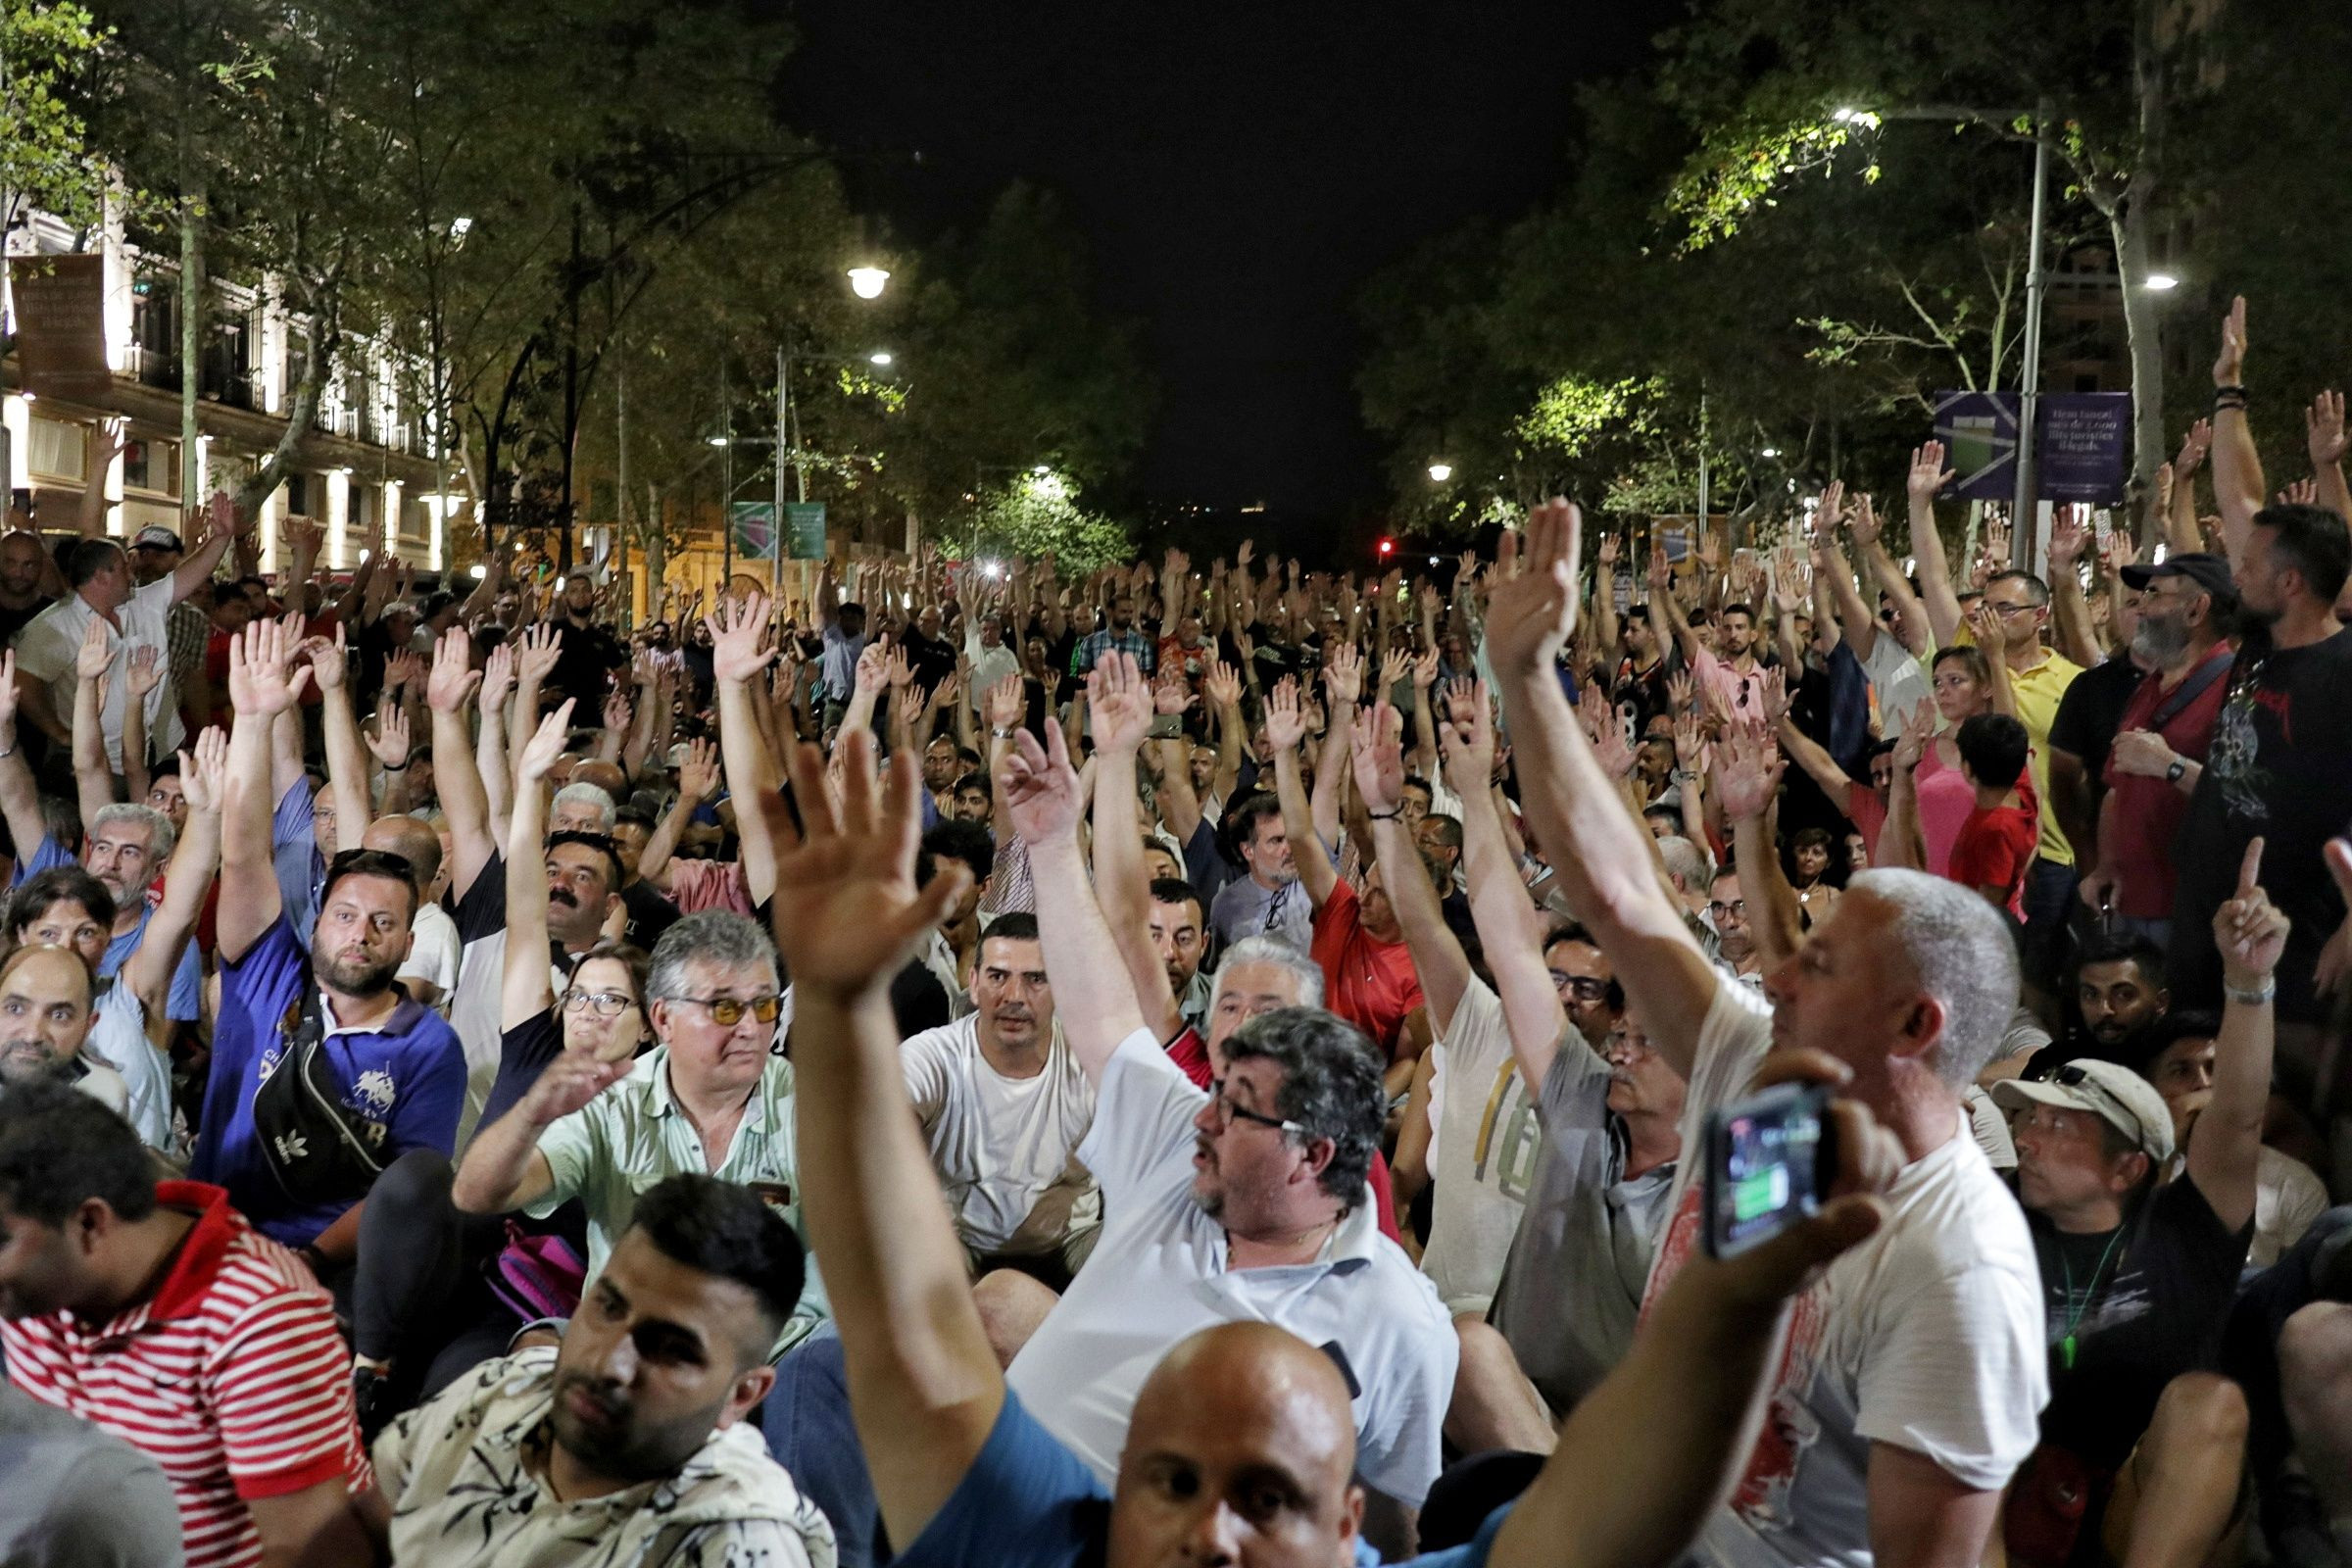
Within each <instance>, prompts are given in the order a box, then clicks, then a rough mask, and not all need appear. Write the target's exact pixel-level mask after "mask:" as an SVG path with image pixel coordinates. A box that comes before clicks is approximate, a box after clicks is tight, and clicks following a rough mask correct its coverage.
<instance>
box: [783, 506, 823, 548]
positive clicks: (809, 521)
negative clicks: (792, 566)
mask: <svg viewBox="0 0 2352 1568" xmlns="http://www.w3.org/2000/svg"><path fill="white" fill-rule="evenodd" d="M784 534H785V538H786V540H787V541H788V548H789V549H790V551H791V554H792V559H793V560H795V561H822V560H824V559H825V504H824V503H823V502H822V501H788V502H786V503H785V504H784Z"/></svg>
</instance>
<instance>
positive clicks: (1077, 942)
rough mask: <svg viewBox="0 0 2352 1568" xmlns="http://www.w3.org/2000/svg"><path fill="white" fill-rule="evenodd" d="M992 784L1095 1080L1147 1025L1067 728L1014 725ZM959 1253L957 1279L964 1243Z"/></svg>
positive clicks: (1077, 1049) (1073, 1044) (1083, 1064)
mask: <svg viewBox="0 0 2352 1568" xmlns="http://www.w3.org/2000/svg"><path fill="white" fill-rule="evenodd" d="M996 783H997V798H998V799H999V800H1000V801H1003V802H1004V803H1005V809H1006V811H1007V812H1008V813H1009V815H1010V818H1011V821H1012V825H1013V829H1014V831H1016V832H1017V833H1019V834H1020V837H1021V842H1022V843H1024V844H1025V845H1027V846H1028V849H1029V866H1030V873H1031V876H1032V877H1033V879H1034V882H1035V886H1036V890H1037V927H1038V938H1039V942H1040V945H1041V946H1042V947H1043V948H1044V950H1045V956H1046V976H1047V978H1048V979H1049V980H1050V981H1051V982H1052V984H1053V987H1054V1016H1055V1017H1056V1018H1058V1019H1059V1020H1060V1022H1061V1029H1062V1034H1063V1037H1064V1038H1066V1039H1067V1040H1068V1041H1069V1043H1070V1051H1071V1053H1072V1054H1075V1055H1076V1056H1077V1058H1078V1065H1079V1067H1080V1068H1081V1069H1082V1070H1083V1071H1084V1072H1085V1073H1086V1077H1087V1081H1088V1082H1089V1083H1099V1082H1101V1081H1102V1077H1103V1066H1104V1065H1105V1064H1106V1063H1107V1062H1108V1061H1109V1060H1110V1056H1111V1053H1113V1052H1115V1051H1116V1050H1118V1048H1119V1042H1121V1041H1122V1040H1125V1039H1126V1038H1127V1037H1128V1036H1129V1035H1131V1034H1134V1033H1135V1032H1136V1031H1137V1030H1138V1029H1141V1028H1143V1027H1144V1014H1143V1009H1142V1008H1141V1007H1140V1006H1138V1005H1137V1004H1136V999H1135V986H1134V984H1133V982H1131V981H1130V980H1129V979H1128V977H1127V969H1126V965H1125V964H1123V963H1122V962H1121V961H1120V959H1119V949H1118V944H1117V943H1116V942H1114V941H1112V940H1111V935H1110V928H1109V926H1108V924H1107V923H1106V922H1105V921H1104V920H1103V907H1102V905H1100V904H1099V903H1097V902H1096V899H1095V890H1094V888H1093V887H1092V886H1091V885H1090V884H1089V883H1088V881H1087V875H1086V858H1085V856H1084V855H1083V854H1082V853H1081V852H1080V850H1079V848H1078V818H1079V815H1080V814H1081V812H1082V810H1083V805H1082V803H1081V802H1080V800H1079V791H1078V774H1077V772H1076V771H1075V770H1074V769H1073V768H1072V767H1071V766H1070V753H1069V747H1068V745H1067V743H1066V742H1064V741H1063V740H1062V738H1061V731H1060V730H1059V729H1058V728H1055V727H1054V726H1052V725H1049V726H1048V727H1047V730H1046V745H1045V746H1044V747H1042V748H1041V747H1040V746H1039V745H1038V744H1037V740H1036V737H1034V736H1032V735H1031V734H1030V733H1029V732H1028V731H1027V730H1022V731H1020V732H1019V733H1018V734H1016V735H1015V736H1014V737H1013V742H1012V745H1011V746H1010V747H1009V748H1007V749H1006V751H1005V753H1004V755H1003V756H1002V757H1001V758H1000V760H999V761H998V764H997V780H996ZM796 1028H797V1024H796ZM894 1071H895V1068H894ZM819 1245H822V1244H821V1243H820V1244H819ZM956 1256H957V1259H958V1261H957V1264H956V1269H957V1275H956V1277H957V1279H958V1280H959V1281H960V1280H961V1278H962V1263H961V1261H960V1260H961V1256H962V1254H961V1252H960V1251H958V1252H957V1254H956ZM838 1299H839V1298H836V1300H838Z"/></svg>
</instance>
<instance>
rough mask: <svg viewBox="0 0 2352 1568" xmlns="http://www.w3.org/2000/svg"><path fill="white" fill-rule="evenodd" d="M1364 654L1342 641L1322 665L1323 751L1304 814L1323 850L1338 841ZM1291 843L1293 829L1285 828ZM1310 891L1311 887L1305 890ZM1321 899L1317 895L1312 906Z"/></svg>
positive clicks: (1360, 690)
mask: <svg viewBox="0 0 2352 1568" xmlns="http://www.w3.org/2000/svg"><path fill="white" fill-rule="evenodd" d="M1363 693H1364V656H1363V651H1362V650H1361V649H1359V648H1357V647H1356V646H1355V644H1353V643H1342V644H1341V645H1340V646H1339V647H1338V648H1336V649H1334V650H1333V651H1332V656H1331V662H1329V663H1327V664H1325V665H1324V666H1323V696H1324V700H1325V704H1326V706H1327V708H1328V709H1329V712H1328V713H1327V714H1326V715H1325V719H1324V724H1323V750H1322V753H1321V755H1319V756H1318V757H1317V758H1316V759H1315V789H1314V795H1313V798H1312V799H1311V801H1310V802H1309V808H1308V814H1309V816H1310V817H1311V819H1312V820H1313V822H1314V828H1315V838H1316V840H1317V842H1318V843H1320V844H1321V845H1322V846H1323V847H1324V848H1325V849H1327V850H1328V849H1334V848H1337V847H1338V845H1339V842H1340V797H1341V796H1342V795H1343V794H1345V793H1346V791H1347V786H1348V746H1349V743H1350V740H1351V738H1352V736H1353V734H1354V730H1355V710H1356V705H1357V704H1358V703H1360V702H1361V701H1362V700H1363ZM1287 831H1289V832H1291V833H1292V834H1293V835H1294V837H1293V841H1292V842H1293V843H1294V845H1295V844H1296V843H1297V838H1296V834H1297V832H1298V830H1297V829H1296V828H1289V829H1287ZM1308 891H1309V892H1312V891H1313V889H1311V888H1310V889H1308ZM1322 906H1323V900H1322V898H1321V897H1319V896H1318V897H1317V898H1316V900H1315V907H1317V908H1321V907H1322Z"/></svg>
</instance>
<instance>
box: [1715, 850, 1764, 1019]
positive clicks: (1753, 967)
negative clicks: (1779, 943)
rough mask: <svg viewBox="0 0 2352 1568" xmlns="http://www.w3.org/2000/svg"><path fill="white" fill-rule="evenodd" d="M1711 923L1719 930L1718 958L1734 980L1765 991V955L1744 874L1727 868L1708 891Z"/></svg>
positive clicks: (1717, 934)
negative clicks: (1750, 916) (1750, 918)
mask: <svg viewBox="0 0 2352 1568" xmlns="http://www.w3.org/2000/svg"><path fill="white" fill-rule="evenodd" d="M1707 923H1708V924H1709V925H1712V926H1713V927H1714V928H1715V956H1716V958H1717V959H1718V960H1719V961H1720V962H1721V963H1722V965H1723V967H1724V968H1725V969H1726V970H1728V971H1730V973H1731V975H1732V976H1733V978H1734V979H1737V980H1738V981H1739V982H1740V984H1741V985H1744V986H1747V987H1749V988H1751V989H1753V990H1755V991H1757V992H1762V991H1763V989H1764V956H1763V953H1762V950H1760V949H1759V948H1758V947H1757V946H1756V930H1755V927H1754V926H1751V925H1749V924H1748V923H1747V900H1746V899H1744V898H1742V897H1741V896H1740V873H1739V871H1738V870H1737V869H1736V868H1734V867H1732V866H1729V865H1727V866H1724V867H1722V868H1721V869H1720V870H1718V871H1717V872H1716V873H1715V885H1714V886H1713V887H1712V888H1710V889H1708V891H1707Z"/></svg>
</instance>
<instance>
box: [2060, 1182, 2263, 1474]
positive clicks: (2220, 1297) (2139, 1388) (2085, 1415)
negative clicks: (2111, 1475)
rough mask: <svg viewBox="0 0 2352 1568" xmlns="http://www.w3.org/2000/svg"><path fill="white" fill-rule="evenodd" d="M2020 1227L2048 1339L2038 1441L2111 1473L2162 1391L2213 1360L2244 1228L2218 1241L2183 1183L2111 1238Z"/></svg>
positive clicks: (2208, 1212)
mask: <svg viewBox="0 0 2352 1568" xmlns="http://www.w3.org/2000/svg"><path fill="white" fill-rule="evenodd" d="M2026 1219H2027V1223H2028V1225H2029V1226H2030V1227H2031V1228H2032V1230H2033V1233H2034V1255H2035V1256H2036V1257H2037V1258H2038V1259H2039V1260H2040V1263H2041V1286H2042V1312H2043V1316H2044V1318H2045V1319H2046V1320H2047V1323H2048V1328H2049V1343H2050V1402H2049V1404H2048V1405H2047V1406H2046V1407H2045V1408H2044V1409H2043V1410H2042V1412H2041V1437H2042V1441H2043V1442H2044V1443H2049V1444H2054V1445H2056V1446H2059V1447H2062V1448H2065V1449H2067V1450H2068V1451H2070V1452H2072V1453H2074V1454H2075V1455H2077V1456H2078V1457H2079V1458H2081V1459H2082V1460H2083V1462H2085V1463H2086V1464H2090V1465H2093V1466H2096V1467H2099V1468H2102V1469H2106V1470H2115V1469H2118V1468H2120V1467H2121V1466H2122V1464H2123V1462H2124V1460H2125V1459H2126V1458H2128V1457H2130V1455H2131V1447H2132V1445H2134V1444H2136V1443H2137V1442H2139V1438H2140V1434H2141V1433H2143V1432H2145V1431H2146V1430H2147V1427H2148V1422H2149V1421H2150V1420H2151V1419H2153V1418H2154V1416H2155V1414H2156V1400H2157V1398H2158V1397H2159V1396H2161V1395H2162V1394H2163V1393H2164V1386H2165V1385H2166V1384H2167V1383H2170V1382H2171V1381H2172V1380H2173V1379H2174V1378H2176V1377H2179V1376H2180V1374H2181V1373H2183V1372H2192V1371H2195V1370H2196V1369H2197V1368H2198V1367H2200V1366H2203V1365H2206V1364H2207V1363H2208V1362H2209V1361H2210V1360H2211V1358H2212V1356H2213V1354H2214V1352H2215V1349H2216V1347H2217V1344H2218V1341H2219V1339H2220V1334H2221V1327H2222V1323H2223V1320H2224V1318H2225V1317H2226V1316H2227V1315H2228V1313H2229V1302H2230V1300H2231V1299H2232V1298H2233V1297H2234V1296H2235V1295H2236V1291H2237V1276H2238V1271H2239V1270H2240V1269H2241V1268H2242V1267H2244V1265H2245V1261H2246V1245H2247V1243H2249V1242H2250V1241H2252V1240H2253V1237H2254V1226H2253V1222H2252V1220H2251V1219H2249V1220H2248V1221H2247V1223H2246V1224H2245V1225H2243V1226H2241V1227H2240V1228H2239V1229H2237V1230H2236V1231H2234V1232H2232V1231H2229V1230H2226V1229H2224V1228H2223V1225H2222V1221H2221V1218H2220V1216H2218V1215H2217V1214H2215V1213H2214V1211H2213V1205H2212V1204H2211V1203H2208V1202H2207V1201H2205V1195H2204V1194H2203V1193H2202V1192H2200V1191H2199V1190H2198V1188H2197V1184H2196V1183H2195V1182H2194V1181H2191V1180H2190V1179H2189V1178H2188V1177H2187V1176H2185V1175H2182V1176H2180V1177H2178V1178H2176V1179H2174V1180H2173V1181H2170V1182H2167V1183H2166V1184H2165V1185H2164V1186H2162V1187H2160V1188H2158V1189H2157V1190H2156V1192H2155V1194H2154V1195H2153V1196H2151V1197H2149V1198H2146V1199H2143V1200H2142V1201H2140V1202H2139V1203H2138V1205H2137V1207H2136V1208H2135V1209H2134V1210H2133V1211H2132V1212H2131V1214H2129V1215H2128V1216H2127V1217H2126V1219H2125V1220H2124V1223H2123V1225H2122V1227H2121V1228H2120V1229H2118V1230H2113V1231H2106V1232H2102V1233H2100V1234H2097V1235H2091V1236H2063V1235H2060V1234H2059V1232H2058V1231H2057V1230H2056V1229H2055V1228H2054V1227H2052V1226H2051V1224H2050V1223H2049V1221H2047V1220H2045V1219H2043V1218H2042V1217H2041V1216H2040V1215H2038V1214H2031V1213H2030V1214H2028V1215H2027V1216H2026ZM2102 1257H2103V1258H2104V1259H2105V1262H2104V1265H2103V1266H2102V1263H2101V1259H2102ZM2070 1333H2071V1335H2072V1337H2073V1339H2074V1342H2075V1354H2074V1364H2073V1365H2072V1366H2071V1367H2070V1366H2068V1365H2067V1357H2066V1351H2065V1344H2066V1341H2067V1339H2068V1337H2069V1335H2070Z"/></svg>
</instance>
